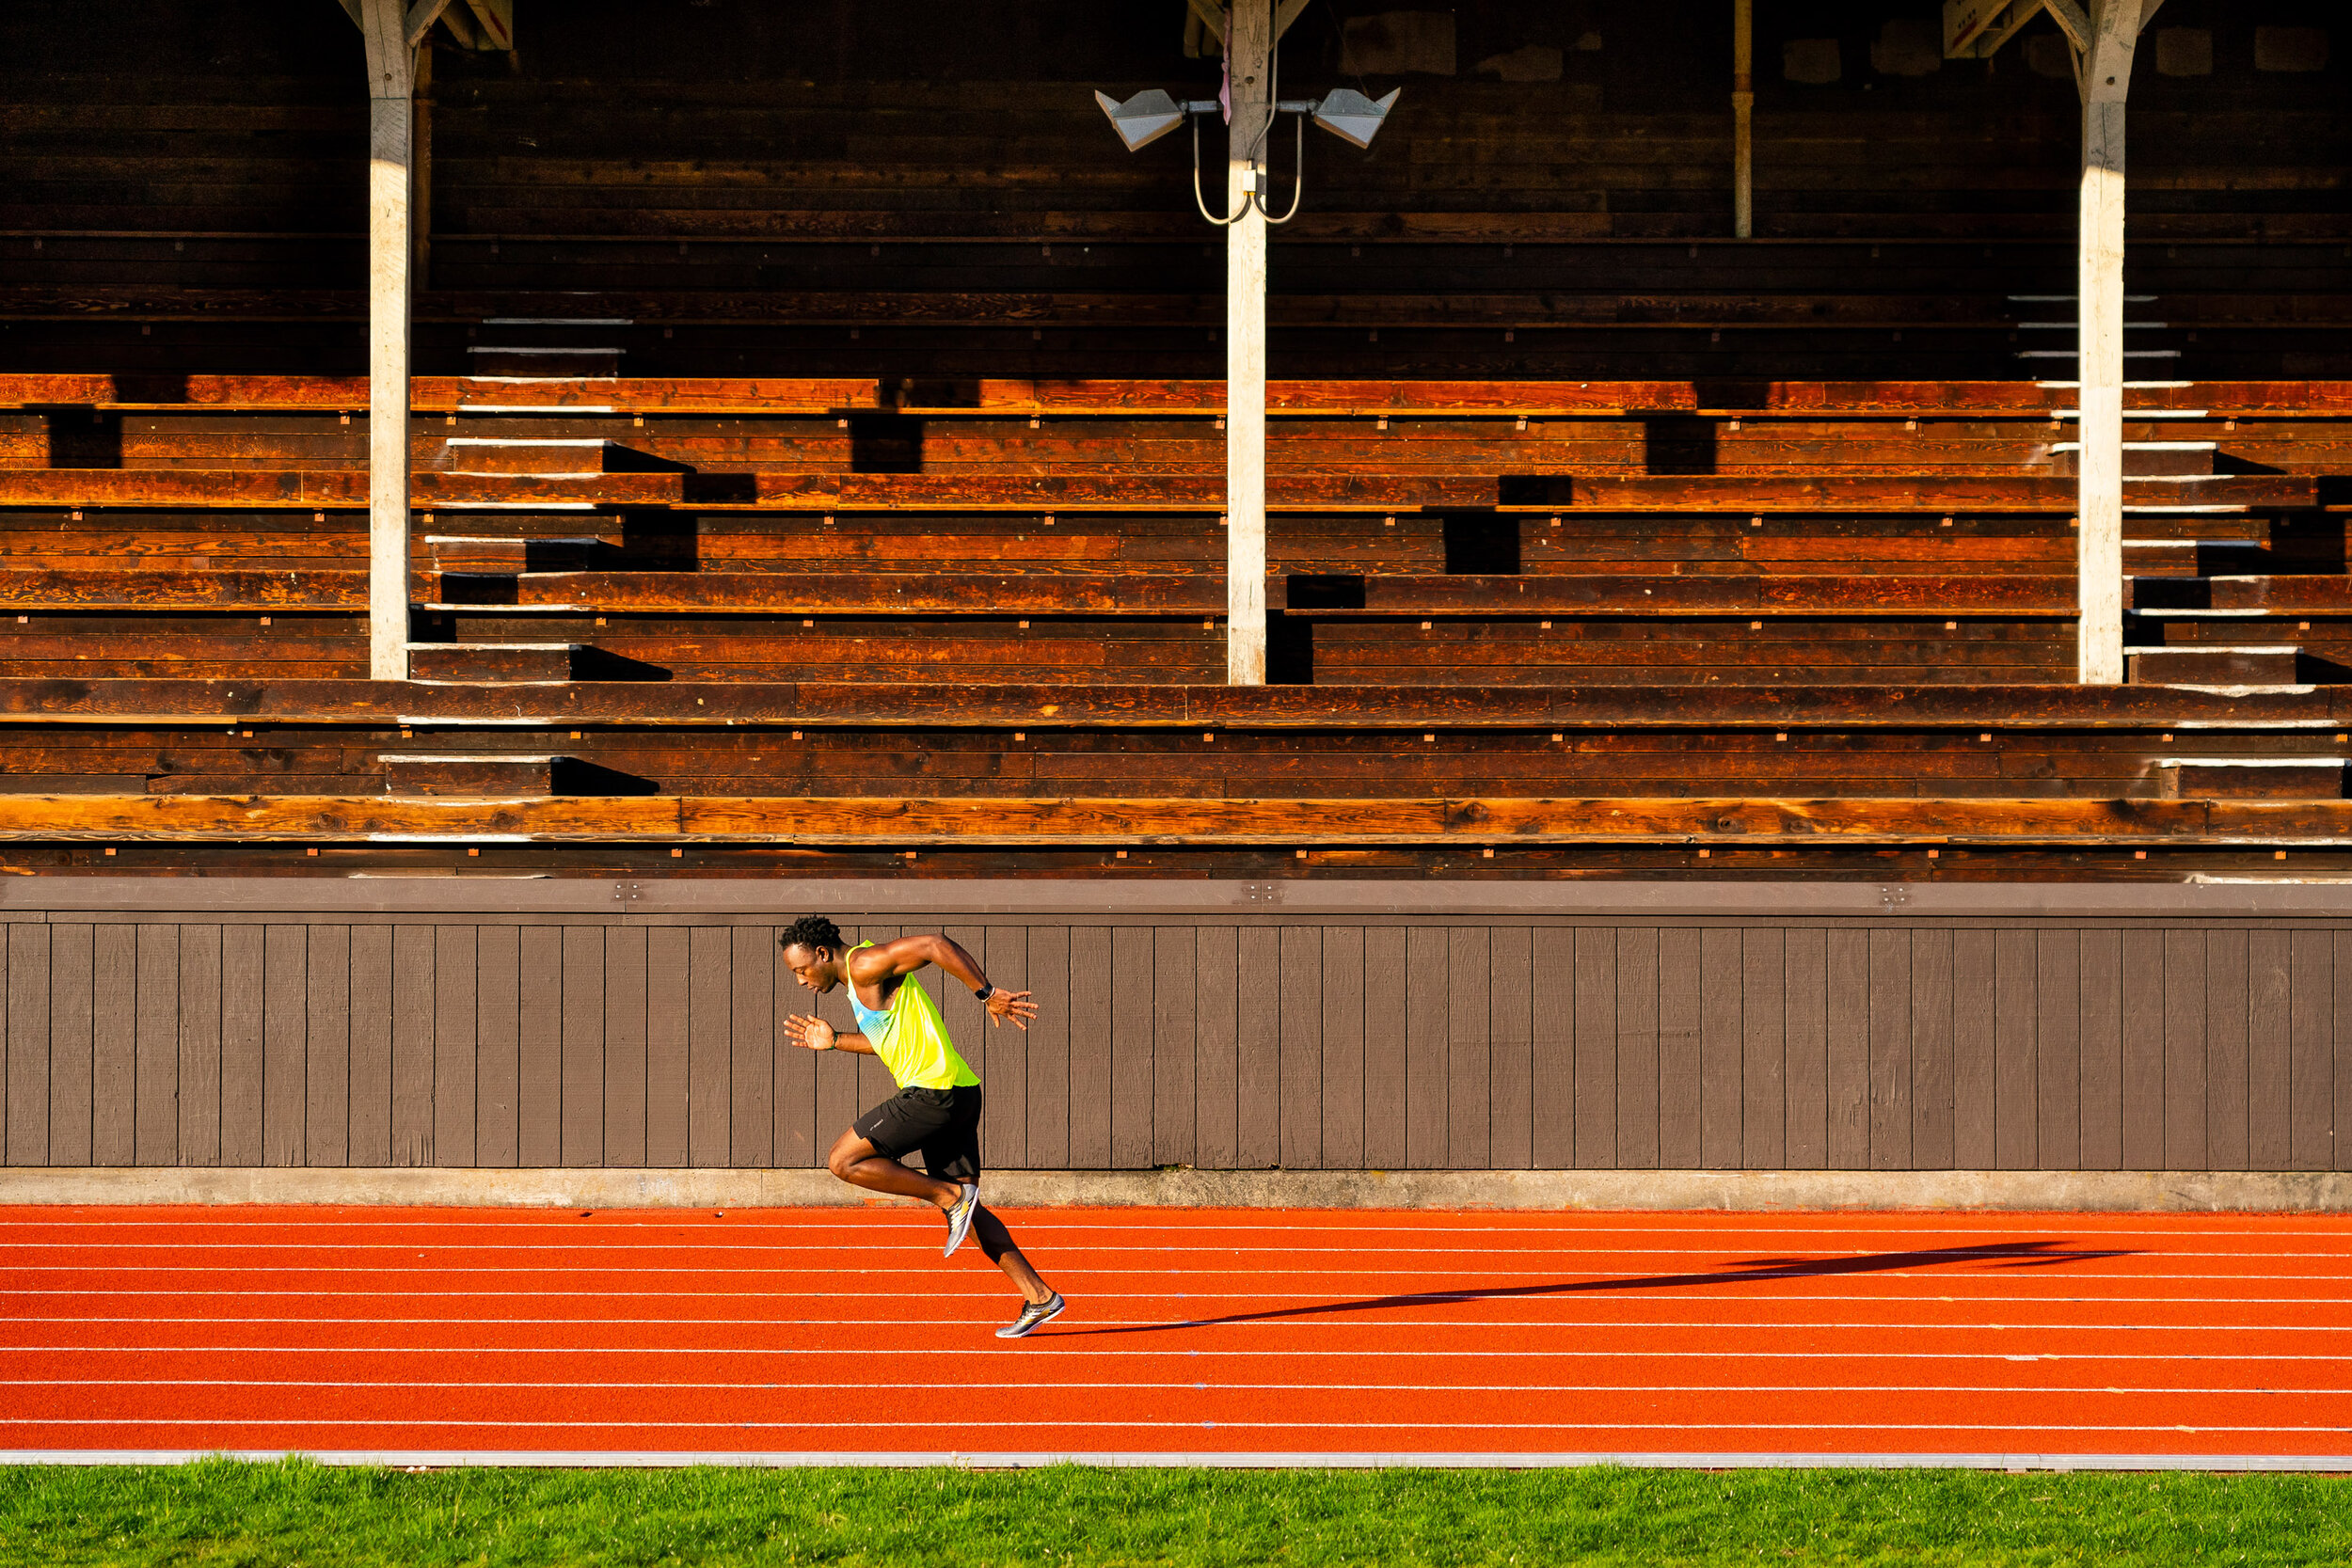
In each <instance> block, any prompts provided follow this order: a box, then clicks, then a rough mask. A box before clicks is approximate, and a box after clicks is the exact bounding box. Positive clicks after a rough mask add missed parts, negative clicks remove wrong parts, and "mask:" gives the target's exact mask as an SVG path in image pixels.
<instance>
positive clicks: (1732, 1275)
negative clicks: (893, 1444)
mask: <svg viewBox="0 0 2352 1568" xmlns="http://www.w3.org/2000/svg"><path fill="white" fill-rule="evenodd" d="M2132 1256H2134V1254H2133V1253H2132V1252H2131V1251H2130V1250H2128V1249H2122V1248H2114V1249H2107V1250H2102V1251H2095V1252H2094V1251H2086V1250H2075V1249H2069V1248H2068V1247H2067V1246H2066V1243H2063V1242H1987V1243H1984V1244H1982V1245H1980V1246H1960V1247H1931V1248H1926V1249H1923V1250H1921V1251H1917V1252H1882V1253H1875V1254H1872V1255H1870V1256H1867V1257H1863V1258H1750V1259H1741V1260H1740V1261H1738V1262H1736V1263H1734V1264H1732V1265H1730V1266H1729V1267H1728V1268H1724V1269H1718V1270H1715V1271H1713V1272H1710V1273H1707V1274H1662V1275H1649V1276H1647V1277H1645V1278H1633V1279H1575V1280H1565V1281H1562V1282H1561V1283H1559V1284H1555V1285H1498V1286H1494V1287H1491V1288H1487V1289H1477V1290H1462V1291H1416V1292H1414V1293H1413V1294H1410V1295H1395V1296H1373V1297H1371V1298H1369V1299H1367V1300H1363V1301H1330V1302H1320V1303H1317V1304H1316V1305H1314V1306H1312V1307H1281V1308H1279V1309H1277V1310H1274V1311H1269V1312H1232V1313H1228V1314H1227V1315H1226V1316H1224V1317H1221V1318H1189V1319H1186V1320H1184V1322H1181V1323H1130V1324H1127V1325H1125V1326H1122V1327H1119V1328H1078V1329H1065V1330H1063V1331H1062V1332H1061V1333H1059V1334H1057V1335H1056V1336H1054V1337H1055V1338H1057V1339H1058V1338H1074V1337H1076V1336H1078V1335H1082V1334H1158V1333H1162V1332H1165V1331H1166V1330H1168V1329H1171V1328H1214V1327H1216V1325H1218V1324H1220V1323H1272V1322H1277V1321H1279V1320H1281V1319H1284V1318H1312V1317H1323V1316H1327V1315H1328V1314H1330V1313H1334V1312H1378V1311H1385V1310H1389V1309H1392V1308H1396V1307H1435V1306H1440V1305H1443V1304H1445V1303H1449V1302H1462V1301H1509V1300H1513V1299H1517V1298H1522V1297H1528V1296H1558V1295H1571V1294H1575V1293H1576V1292H1579V1291H1670V1290H1676V1289H1679V1288H1681V1287H1684V1286H1691V1285H1746V1284H1751V1283H1754V1282H1755V1281H1756V1280H1759V1279H1761V1280H1773V1279H1818V1278H1821V1277H1823V1276H1826V1275H1844V1274H1885V1273H1888V1272H1890V1271H1893V1270H1897V1269H1917V1268H1930V1267H1934V1266H1936V1265H1939V1264H1947V1263H1989V1264H1992V1265H1994V1266H1995V1267H1999V1268H2005V1269H2043V1268H2050V1267H2053V1266H2055V1265H2057V1264H2060V1263H2090V1262H2095V1261H2097V1260H2098V1259H2103V1258H2129V1257H2132Z"/></svg>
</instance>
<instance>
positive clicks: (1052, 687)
mask: <svg viewBox="0 0 2352 1568" xmlns="http://www.w3.org/2000/svg"><path fill="white" fill-rule="evenodd" d="M0 723H6V724H11V725H27V726H35V727H39V726H46V725H58V724H68V725H88V724H108V725H113V724H124V723H140V724H172V723H187V724H192V725H200V726H207V727H212V728H215V729H216V728H219V727H221V726H227V727H229V728H232V729H233V728H235V727H237V726H239V725H253V724H310V725H317V724H357V725H366V726H375V727H385V726H399V725H404V724H413V725H421V726H453V727H460V728H462V727H466V726H469V725H471V726H481V725H485V724H501V725H510V724H522V725H526V726H528V725H539V726H543V727H546V728H550V729H564V728H576V727H579V726H581V725H632V724H644V725H653V726H659V727H660V728H664V729H671V728H687V729H704V728H708V729H728V728H734V727H738V726H743V725H764V726H768V727H771V728H787V729H789V728H792V727H841V726H850V727H881V728H890V727H918V726H919V727H928V728H933V729H954V728H971V729H981V730H991V729H993V730H1007V731H1009V730H1033V729H1034V730H1068V729H1109V730H1137V731H1145V730H1160V729H1168V730H1180V731H1181V730H1209V731H1224V730H1232V729H1236V728H1245V729H1251V730H1266V731H1283V730H1296V729H1333V730H1343V731H1376V730H1400V731H1426V730H1443V731H1449V732H1492V731H1504V730H1530V731H1537V730H1562V731H1567V730H1586V731H1594V732H1598V733H1604V734H1606V733H1615V732H1619V731H1626V730H1647V729H1686V730H1740V731H1757V730H1762V731H1778V730H1806V729H1812V730H1823V729H1827V730H1838V731H1845V730H1875V729H1885V728H1897V729H1947V730H1954V731H2002V732H2016V731H2027V730H2044V729H2064V730H2082V731H2088V732H2096V731H2106V730H2149V731H2165V730H2169V729H2196V730H2206V731H2211V730H2217V729H2219V730H2230V731H2245V732H2260V731H2273V732H2277V733H2280V734H2301V733H2305V732H2313V733H2315V732H2318V731H2322V730H2329V731H2332V730H2333V729H2334V728H2338V727H2343V728H2346V729H2352V688H2347V687H2306V688H2300V689H2269V690H2246V691H2233V692H2223V691H2214V690H2201V689H2178V688H2171V687H2163V686H2120V687H2082V686H2074V685H2071V684H2037V685H2010V686H2003V685H1930V686H1917V685H1914V686H1854V685H1828V686H1816V687H1802V686H1788V685H1774V686H1767V687H1751V686H1741V685H1738V684H1729V683H1726V684H1722V685H1715V686H1708V687H1701V688H1697V689H1688V688H1682V687H1673V688H1663V689H1661V688H1643V687H1638V686H1623V687H1597V688H1584V689H1566V688H1544V687H1525V686H1492V685H1472V684H1459V683H1456V684H1436V683H1433V684H1428V685H1418V686H1318V687H1307V686H1262V687H1228V686H1223V685H1210V684H1201V685H1181V686H1180V685H1169V686H1135V685H1124V684H1116V685H1115V684H1104V683H1099V682H1098V683H1088V682H1055V683H1051V684H1039V685H1026V686H1024V685H1005V684H992V683H987V682H973V681H954V682H922V683H859V682H843V681H828V680H802V681H791V682H782V683H778V682H773V681H770V682H741V683H736V682H729V683H695V682H674V683H652V684H644V683H636V682H596V681H582V682H575V683H572V684H569V685H564V686H560V687H543V688H531V689H515V688H510V687H503V686H485V687H470V688H469V687H465V686H433V687H420V686H414V685H407V684H403V683H400V682H391V681H382V682H379V681H368V680H311V679H288V678H278V677H266V678H264V677H256V678H252V679H241V680H218V679H215V680H172V679H141V680H103V679H95V680H94V679H86V678H76V677H72V676H65V677H57V678H41V679H8V678H0Z"/></svg>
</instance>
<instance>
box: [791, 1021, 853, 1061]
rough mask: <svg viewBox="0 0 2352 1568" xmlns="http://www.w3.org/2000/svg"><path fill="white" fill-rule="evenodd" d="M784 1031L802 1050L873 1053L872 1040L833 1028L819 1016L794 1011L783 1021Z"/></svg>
mask: <svg viewBox="0 0 2352 1568" xmlns="http://www.w3.org/2000/svg"><path fill="white" fill-rule="evenodd" d="M784 1032H785V1035H786V1037H787V1038H789V1039H790V1040H791V1041H792V1043H793V1044H794V1045H797V1046H799V1047H800V1048H801V1049H802V1050H803V1051H853V1052H856V1053H858V1054H859V1055H862V1056H871V1055H872V1054H873V1053H874V1042H873V1041H872V1040H869V1039H867V1038H866V1037H865V1036H864V1035H860V1034H856V1033H853V1032H850V1031H847V1030H841V1029H835V1028H834V1026H833V1025H832V1024H830V1023H827V1022H825V1021H824V1020H823V1019H821V1018H811V1017H809V1016H808V1015H807V1014H805V1013H794V1014H792V1015H791V1016H790V1017H788V1018H787V1019H786V1020H785V1021H784Z"/></svg>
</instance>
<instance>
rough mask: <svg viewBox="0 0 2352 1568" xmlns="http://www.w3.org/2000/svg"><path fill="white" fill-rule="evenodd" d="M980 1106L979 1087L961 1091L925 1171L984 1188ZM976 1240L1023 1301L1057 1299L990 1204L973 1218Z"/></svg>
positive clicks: (929, 1149) (927, 1146) (928, 1147)
mask: <svg viewBox="0 0 2352 1568" xmlns="http://www.w3.org/2000/svg"><path fill="white" fill-rule="evenodd" d="M981 1103H982V1098H981V1093H980V1088H979V1085H977V1084H975V1085H969V1086H967V1087H964V1088H961V1089H958V1090H957V1091H956V1105H955V1114H954V1118H953V1119H952V1120H951V1121H949V1122H948V1124H947V1125H946V1126H945V1127H943V1128H941V1129H940V1130H939V1132H937V1133H936V1134H935V1135H933V1136H932V1137H931V1138H930V1139H928V1140H926V1141H925V1143H924V1145H923V1168H924V1169H925V1170H928V1171H930V1173H931V1174H932V1175H933V1176H935V1177H938V1178H940V1179H941V1180H946V1181H953V1182H959V1183H961V1182H969V1183H971V1184H972V1185H973V1186H976V1187H977V1186H978V1185H979V1181H980V1106H981ZM972 1236H973V1239H974V1240H975V1241H977V1242H978V1243H980V1250H981V1251H982V1252H984V1253H986V1254H987V1255H988V1260H989V1261H990V1262H992V1263H993V1264H995V1265H996V1266H997V1267H998V1268H1000V1269H1002V1270H1004V1271H1005V1275H1006V1277H1007V1278H1009V1279H1010V1280H1011V1281H1012V1282H1013V1283H1014V1284H1015V1285H1017V1286H1019V1287H1020V1288H1021V1294H1022V1296H1023V1298H1024V1299H1025V1300H1027V1301H1030V1302H1032V1303H1035V1302H1044V1301H1051V1300H1052V1299H1053V1298H1054V1289H1053V1287H1052V1286H1050V1285H1048V1284H1046V1283H1045V1281H1044V1280H1043V1279H1041V1278H1040V1277H1039V1276H1038V1272H1037V1270H1035V1269H1033V1268H1031V1267H1030V1266H1029V1260H1028V1259H1026V1258H1024V1257H1023V1256H1022V1255H1021V1248H1020V1247H1019V1246H1017V1245H1015V1244H1014V1243H1013V1239H1012V1232H1011V1231H1009V1230H1007V1229H1006V1228H1005V1222H1004V1221H1002V1220H1000V1219H998V1218H997V1217H996V1216H995V1215H994V1214H992V1213H990V1212H988V1206H987V1205H986V1204H982V1205H981V1206H980V1207H979V1208H978V1209H977V1211H976V1212H974V1213H973V1215H972Z"/></svg>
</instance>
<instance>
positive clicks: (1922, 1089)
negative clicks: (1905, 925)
mask: <svg viewBox="0 0 2352 1568" xmlns="http://www.w3.org/2000/svg"><path fill="white" fill-rule="evenodd" d="M1952 964H1953V956H1952V933H1951V932H1950V931H1949V930H1947V929H1942V928H1939V927H1927V928H1925V929H1918V930H1914V931H1913V932H1912V933H1911V1168H1912V1169H1914V1170H1950V1169H1951V1168H1952V1166H1953V1164H1954V1162H1955V1160H1956V1158H1957V1156H1956V1154H1955V1152H1954V1151H1955V1148H1956V1147H1957V1146H1956V1144H1955V1143H1954V1139H1955V1138H1956V1136H1957V1135H1958V1130H1957V1128H1956V1126H1955V1124H1954V1122H1953V1119H1952V1118H1953V1106H1954V1101H1955V1089H1956V1080H1955V1078H1954V1076H1953V1075H1954V1073H1955V1072H1957V1071H1958V1069H1959V1063H1958V1060H1957V1058H1956V1057H1955V1056H1954V1054H1953V1052H1954V1049H1955V1041H1954V1039H1953V1036H1952V1013H1953V1003H1952V986H1953V983H1954V973H1953V968H1952Z"/></svg>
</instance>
